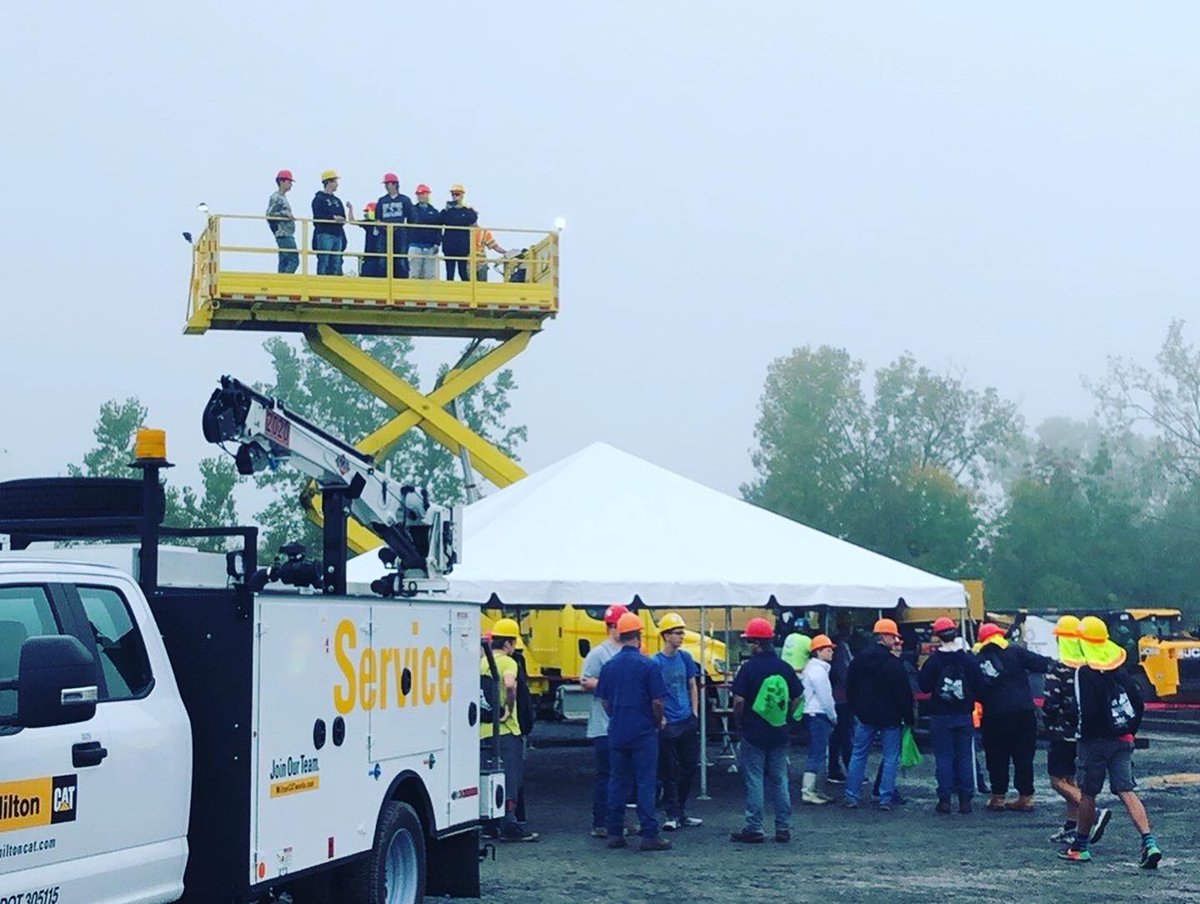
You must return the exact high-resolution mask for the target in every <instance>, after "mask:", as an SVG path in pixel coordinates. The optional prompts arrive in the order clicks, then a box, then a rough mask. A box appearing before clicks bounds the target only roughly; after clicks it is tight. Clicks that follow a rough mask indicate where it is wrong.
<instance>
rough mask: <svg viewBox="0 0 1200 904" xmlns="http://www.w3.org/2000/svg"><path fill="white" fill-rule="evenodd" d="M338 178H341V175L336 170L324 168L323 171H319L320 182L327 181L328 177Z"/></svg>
mask: <svg viewBox="0 0 1200 904" xmlns="http://www.w3.org/2000/svg"><path fill="white" fill-rule="evenodd" d="M340 178H341V176H339V175H338V174H337V170H331V169H327V170H325V172H323V173H321V181H322V182H328V181H329V180H330V179H340Z"/></svg>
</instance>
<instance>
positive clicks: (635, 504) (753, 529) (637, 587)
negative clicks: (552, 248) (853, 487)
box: [348, 443, 966, 609]
mask: <svg viewBox="0 0 1200 904" xmlns="http://www.w3.org/2000/svg"><path fill="white" fill-rule="evenodd" d="M382 574H383V566H382V565H381V564H380V562H379V559H378V557H377V555H376V554H375V553H374V552H369V553H366V554H364V555H361V556H358V557H357V558H355V559H354V560H353V561H351V562H350V563H349V567H348V578H349V580H350V581H353V582H361V583H366V582H369V581H371V580H373V579H374V578H377V577H379V576H380V575H382ZM450 585H451V593H452V594H453V595H454V596H455V597H457V598H459V599H464V600H471V601H478V602H487V601H488V600H489V599H490V598H491V596H492V595H493V594H495V595H496V596H497V597H498V598H499V599H500V600H501V602H503V603H504V604H506V605H509V606H538V605H543V606H544V605H562V604H565V603H573V604H576V605H604V604H607V603H611V602H626V601H630V600H632V599H633V598H634V597H635V596H637V597H640V598H641V600H642V602H643V603H645V604H646V605H649V606H680V607H685V606H759V605H763V604H766V603H767V602H768V601H769V600H770V599H771V598H774V599H775V600H776V601H777V602H778V603H779V604H780V605H783V606H802V607H810V606H818V605H833V606H854V607H860V608H871V609H879V608H885V609H886V608H890V607H892V606H895V605H896V604H897V602H898V601H899V599H900V598H903V599H904V600H905V602H907V604H908V605H910V606H928V607H949V608H963V607H965V605H966V594H965V591H964V590H963V587H962V585H961V584H959V583H958V582H956V581H951V580H947V579H945V578H940V577H937V576H936V575H932V574H928V573H926V572H924V571H921V570H919V569H917V568H913V567H911V566H909V565H904V564H901V563H900V562H896V561H894V560H892V559H889V558H886V557H885V556H881V555H878V554H876V553H873V552H869V551H868V550H865V549H862V548H861V547H858V546H855V545H853V544H851V543H847V542H845V541H843V540H838V539H837V538H835V537H831V536H829V535H828V534H823V533H821V532H820V531H817V530H813V529H812V528H810V527H805V526H804V525H803V524H799V523H797V522H795V521H791V520H789V519H788V518H784V517H782V516H780V515H775V514H772V513H771V512H768V511H766V510H765V509H761V508H758V507H757V506H754V505H750V504H749V503H746V502H742V501H741V500H738V499H735V498H733V497H731V496H727V495H725V494H724V493H720V492H718V491H716V490H713V489H710V488H708V487H706V486H703V485H701V484H698V483H695V482H694V481H691V480H688V479H687V478H685V477H681V476H679V475H678V474H674V473H672V472H670V471H667V470H665V469H664V468H660V467H658V466H657V465H653V464H650V463H649V462H646V461H643V460H642V459H640V458H637V457H635V456H633V455H630V454H628V453H626V452H622V451H620V450H619V449H615V448H613V447H612V446H609V445H607V444H605V443H595V444H593V445H591V446H588V447H587V448H585V449H583V450H581V451H579V452H577V453H575V454H574V455H571V456H569V457H568V458H564V459H562V460H561V461H558V462H556V463H555V464H552V465H550V466H549V467H547V468H544V469H543V470H541V471H538V472H537V473H535V474H533V475H531V476H529V477H527V478H526V479H524V480H521V481H519V482H518V483H515V484H513V485H512V486H510V487H506V488H505V489H503V490H499V491H498V492H496V493H494V494H493V495H491V496H489V497H488V498H486V499H483V500H481V501H479V502H477V503H475V504H474V505H470V506H467V508H466V510H465V514H464V525H463V562H462V563H461V564H460V565H458V566H457V567H456V568H455V569H454V572H453V574H451V575H450Z"/></svg>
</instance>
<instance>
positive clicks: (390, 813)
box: [338, 801, 425, 904]
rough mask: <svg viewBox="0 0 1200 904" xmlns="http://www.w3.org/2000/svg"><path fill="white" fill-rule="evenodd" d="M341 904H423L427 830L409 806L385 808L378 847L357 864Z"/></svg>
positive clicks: (380, 821) (387, 804)
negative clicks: (345, 902) (350, 903)
mask: <svg viewBox="0 0 1200 904" xmlns="http://www.w3.org/2000/svg"><path fill="white" fill-rule="evenodd" d="M343 889H344V894H343V895H341V896H339V897H338V900H339V901H353V902H356V904H421V902H422V901H424V900H425V830H424V828H422V826H421V820H420V817H418V816H417V811H416V810H414V809H413V808H412V807H411V806H409V805H408V804H406V803H400V802H398V801H389V802H388V803H386V804H384V806H383V813H382V814H381V815H380V819H379V829H378V831H377V832H376V835H375V846H374V847H373V848H372V849H371V852H370V854H368V855H367V856H366V857H365V858H364V859H362V860H360V861H358V862H357V863H355V864H353V865H352V866H351V867H350V869H349V873H348V874H347V876H346V881H345V883H344V884H343Z"/></svg>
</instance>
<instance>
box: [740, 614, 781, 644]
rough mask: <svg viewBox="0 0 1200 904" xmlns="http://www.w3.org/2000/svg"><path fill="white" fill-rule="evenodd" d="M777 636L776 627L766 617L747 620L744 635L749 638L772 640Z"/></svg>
mask: <svg viewBox="0 0 1200 904" xmlns="http://www.w3.org/2000/svg"><path fill="white" fill-rule="evenodd" d="M774 636H775V629H774V628H772V627H771V623H770V622H769V621H767V620H766V619H765V618H752V619H750V621H748V622H746V630H745V631H743V632H742V637H745V638H746V639H747V640H770V639H772V638H773V637H774Z"/></svg>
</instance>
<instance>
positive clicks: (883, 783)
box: [842, 618, 916, 812]
mask: <svg viewBox="0 0 1200 904" xmlns="http://www.w3.org/2000/svg"><path fill="white" fill-rule="evenodd" d="M871 631H872V633H873V634H874V636H875V642H874V643H872V644H868V645H867V646H866V647H864V648H863V649H862V652H860V653H859V654H858V655H857V656H855V657H854V661H853V662H851V663H850V668H849V669H848V670H847V672H846V697H847V699H848V700H849V702H850V709H851V710H852V711H853V713H854V751H853V753H851V755H850V767H849V770H848V773H847V776H846V791H845V797H844V798H843V800H842V806H844V807H846V808H847V809H851V810H853V809H856V808H857V807H858V797H859V793H860V792H861V791H862V783H863V779H864V778H865V777H866V774H867V758H868V756H869V755H870V752H871V745H872V744H874V743H875V739H876V738H879V739H880V742H881V743H882V745H883V769H882V773H881V775H880V785H879V809H880V810H882V811H884V812H887V811H888V810H891V809H892V807H893V806H894V805H895V803H896V775H897V773H898V772H899V771H900V742H901V735H902V730H903V726H905V725H909V726H911V725H913V724H914V723H915V722H916V717H915V714H914V712H913V693H912V686H911V685H910V684H909V683H908V672H907V671H906V670H905V668H904V663H903V662H901V661H900V659H899V657H898V656H897V655H895V653H897V652H899V650H900V648H901V647H902V646H903V644H904V641H903V640H902V639H901V637H900V630H899V628H897V627H896V622H895V621H894V620H893V619H890V618H881V619H879V620H878V621H876V622H875V626H874V627H873V628H872V629H871Z"/></svg>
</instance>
